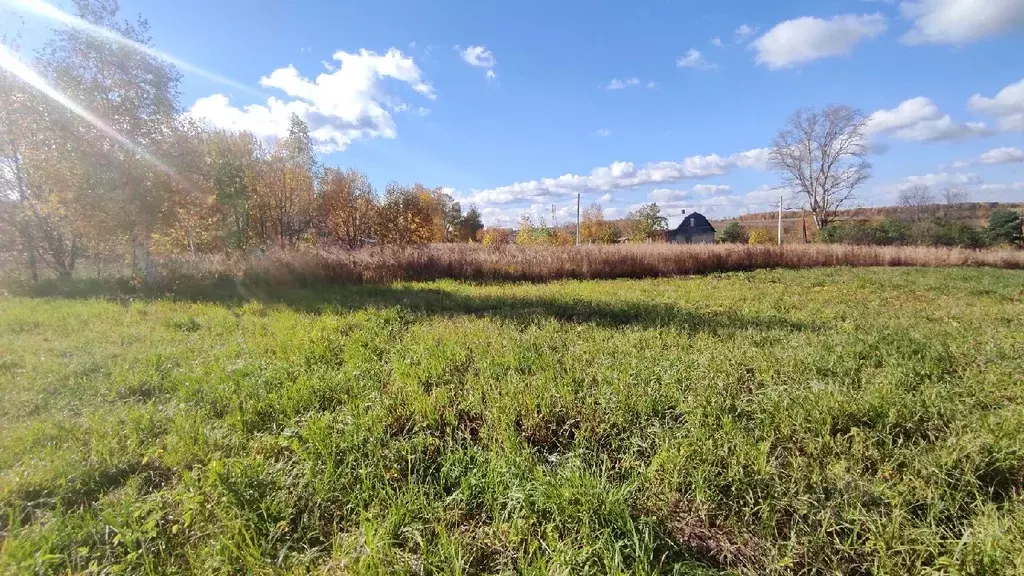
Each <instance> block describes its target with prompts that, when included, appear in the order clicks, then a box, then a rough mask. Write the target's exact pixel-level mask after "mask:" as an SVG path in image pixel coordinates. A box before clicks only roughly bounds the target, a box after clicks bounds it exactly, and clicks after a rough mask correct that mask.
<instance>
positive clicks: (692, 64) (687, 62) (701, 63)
mask: <svg viewBox="0 0 1024 576" xmlns="http://www.w3.org/2000/svg"><path fill="white" fill-rule="evenodd" d="M676 66H677V67H679V68H697V69H700V70H707V69H710V68H714V67H715V65H714V64H712V63H710V62H708V61H707V59H706V58H704V55H703V54H701V53H700V50H697V49H696V48H690V49H689V50H687V51H686V54H684V55H682V56H680V57H679V58H677V59H676Z"/></svg>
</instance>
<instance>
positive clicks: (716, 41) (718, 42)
mask: <svg viewBox="0 0 1024 576" xmlns="http://www.w3.org/2000/svg"><path fill="white" fill-rule="evenodd" d="M711 45H712V46H715V47H717V48H723V47H725V43H724V42H722V39H721V38H718V37H717V36H716V37H714V38H712V39H711Z"/></svg>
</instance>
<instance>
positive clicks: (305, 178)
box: [268, 114, 316, 248]
mask: <svg viewBox="0 0 1024 576" xmlns="http://www.w3.org/2000/svg"><path fill="white" fill-rule="evenodd" d="M269 167H270V172H271V183H270V186H269V188H268V192H269V194H268V200H269V205H268V208H269V211H270V217H271V224H272V225H273V227H274V229H275V230H274V231H275V232H276V233H277V237H278V242H279V244H280V246H281V247H282V248H285V247H286V246H289V245H292V244H294V243H295V242H297V241H298V240H299V237H300V236H301V235H302V234H303V233H304V232H305V231H307V230H308V229H309V225H310V224H311V219H312V216H313V206H314V204H315V201H314V199H315V197H314V187H313V174H314V173H315V171H316V156H315V152H314V150H313V142H312V139H311V137H310V135H309V125H308V124H307V123H306V122H305V121H304V120H302V119H301V118H299V117H298V116H297V115H295V114H292V116H291V120H290V123H289V126H288V136H286V137H285V138H283V139H282V140H281V141H280V142H279V143H278V145H277V148H276V149H275V150H274V152H273V153H272V155H271V158H270V162H269Z"/></svg>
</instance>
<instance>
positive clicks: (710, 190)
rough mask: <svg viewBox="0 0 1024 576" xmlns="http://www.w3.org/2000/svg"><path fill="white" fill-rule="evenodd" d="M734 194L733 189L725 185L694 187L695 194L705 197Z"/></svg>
mask: <svg viewBox="0 0 1024 576" xmlns="http://www.w3.org/2000/svg"><path fill="white" fill-rule="evenodd" d="M730 192H732V188H730V187H729V186H726V185H724V184H697V185H696V186H694V187H693V193H694V194H700V195H703V196H718V195H720V194H728V193H730Z"/></svg>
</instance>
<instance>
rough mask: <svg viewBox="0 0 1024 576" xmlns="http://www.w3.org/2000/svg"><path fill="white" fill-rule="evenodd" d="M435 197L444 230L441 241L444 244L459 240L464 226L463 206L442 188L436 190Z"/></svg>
mask: <svg viewBox="0 0 1024 576" xmlns="http://www.w3.org/2000/svg"><path fill="white" fill-rule="evenodd" d="M433 197H434V201H435V202H436V204H437V210H438V212H439V215H440V223H441V228H442V230H443V232H442V239H441V240H442V241H444V242H454V241H455V240H458V239H459V234H460V232H461V228H460V225H461V224H462V206H460V205H459V203H458V202H456V201H455V199H454V198H452V197H451V195H450V194H448V193H447V192H445V191H444V189H442V188H437V189H435V190H434V192H433Z"/></svg>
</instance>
